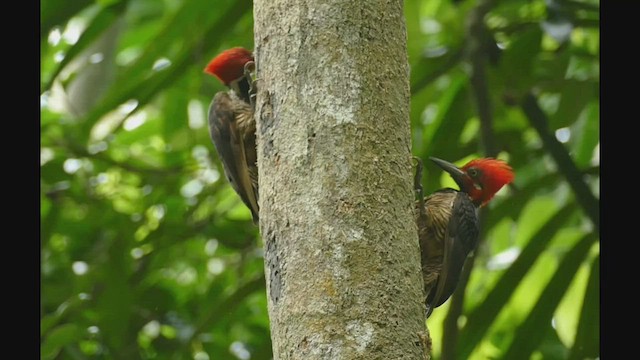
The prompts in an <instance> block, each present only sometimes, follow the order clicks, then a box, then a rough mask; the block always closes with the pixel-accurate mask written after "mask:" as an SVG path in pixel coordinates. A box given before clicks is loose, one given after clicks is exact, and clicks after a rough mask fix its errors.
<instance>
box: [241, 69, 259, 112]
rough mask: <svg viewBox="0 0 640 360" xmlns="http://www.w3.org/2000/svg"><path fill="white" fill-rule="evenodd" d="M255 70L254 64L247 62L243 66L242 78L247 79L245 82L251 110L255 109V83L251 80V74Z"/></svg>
mask: <svg viewBox="0 0 640 360" xmlns="http://www.w3.org/2000/svg"><path fill="white" fill-rule="evenodd" d="M255 70H256V63H255V62H253V61H247V63H246V64H244V77H245V78H246V79H247V82H248V83H249V102H250V103H251V107H252V108H253V109H255V107H256V95H257V89H256V81H255V80H253V77H252V76H251V73H252V72H254V71H255Z"/></svg>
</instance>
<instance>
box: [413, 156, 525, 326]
mask: <svg viewBox="0 0 640 360" xmlns="http://www.w3.org/2000/svg"><path fill="white" fill-rule="evenodd" d="M430 159H431V160H432V161H433V162H435V163H436V164H437V165H438V166H440V167H441V168H442V169H443V170H444V171H446V172H448V173H449V174H450V175H451V177H452V178H453V180H454V181H455V182H456V184H458V186H459V187H460V190H459V191H458V190H454V189H450V188H445V189H440V190H437V191H436V192H434V193H433V194H431V195H429V196H427V197H426V198H424V199H421V200H419V201H418V202H417V204H416V206H417V208H418V211H417V213H418V215H417V219H416V220H417V223H418V239H419V242H420V253H421V263H422V276H423V283H424V291H425V296H426V299H425V306H426V311H427V317H428V316H429V315H431V312H432V311H433V309H434V308H436V307H438V306H440V305H442V304H443V303H444V302H445V301H447V299H449V297H450V296H451V295H452V294H453V292H454V291H455V289H456V286H457V284H458V280H459V279H460V274H461V273H462V268H463V266H464V263H465V260H466V259H467V256H468V255H469V254H470V253H471V252H473V251H474V250H475V249H476V247H477V246H478V234H479V228H478V209H479V208H480V207H482V206H484V205H486V204H487V203H488V202H489V200H491V199H492V198H493V196H494V195H495V194H496V193H497V192H498V190H500V189H501V188H502V187H503V186H504V185H506V184H508V183H510V182H511V181H513V178H514V174H513V170H512V169H511V167H510V166H509V165H507V164H506V163H505V162H504V161H501V160H496V159H491V158H483V159H475V160H471V161H470V162H469V163H467V164H466V165H464V166H463V167H461V168H458V167H457V166H455V165H453V164H451V163H449V162H447V161H444V160H441V159H438V158H434V157H431V158H430ZM418 177H419V176H418Z"/></svg>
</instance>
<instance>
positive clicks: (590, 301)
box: [569, 255, 600, 360]
mask: <svg viewBox="0 0 640 360" xmlns="http://www.w3.org/2000/svg"><path fill="white" fill-rule="evenodd" d="M599 356H600V256H599V255H598V256H597V257H596V258H595V259H593V262H592V263H591V275H590V277H589V283H588V285H587V290H586V292H585V296H584V302H583V303H582V310H581V312H580V323H579V324H578V330H577V333H576V339H575V342H574V344H573V348H572V349H571V353H570V355H569V360H578V359H588V358H593V359H595V358H598V357H599Z"/></svg>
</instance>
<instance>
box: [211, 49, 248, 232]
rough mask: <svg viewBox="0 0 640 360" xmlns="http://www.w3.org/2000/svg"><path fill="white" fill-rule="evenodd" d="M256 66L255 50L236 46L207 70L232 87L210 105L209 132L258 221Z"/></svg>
mask: <svg viewBox="0 0 640 360" xmlns="http://www.w3.org/2000/svg"><path fill="white" fill-rule="evenodd" d="M254 68H255V63H254V57H253V54H252V53H251V51H249V50H247V49H244V48H241V47H236V48H232V49H228V50H225V51H223V52H222V53H220V54H219V55H218V56H216V57H215V58H213V59H212V60H211V61H210V62H209V64H207V66H206V67H205V69H204V72H205V73H207V74H210V75H213V76H215V77H216V78H218V80H220V81H221V82H222V83H223V84H224V85H226V86H227V87H228V88H229V90H228V91H221V92H218V93H217V94H215V96H214V97H213V100H212V101H211V105H209V135H211V140H212V141H213V145H214V146H215V148H216V151H217V152H218V155H219V156H220V160H221V161H222V166H223V168H224V172H225V175H226V177H227V180H229V183H230V184H231V186H232V187H233V189H234V190H235V191H236V193H238V195H239V196H240V198H241V199H242V201H243V202H244V203H245V205H247V207H248V208H249V209H250V210H251V215H252V217H253V222H254V223H257V222H258V214H259V209H258V168H257V165H256V161H257V154H256V123H255V120H254V118H253V113H254V106H255V105H254V99H255V94H256V87H255V81H254V80H253V79H252V77H251V71H252V69H254Z"/></svg>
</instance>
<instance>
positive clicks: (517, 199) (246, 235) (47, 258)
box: [40, 0, 600, 359]
mask: <svg viewBox="0 0 640 360" xmlns="http://www.w3.org/2000/svg"><path fill="white" fill-rule="evenodd" d="M251 6H252V4H251V2H249V1H232V0H216V1H213V2H212V1H205V0H190V1H184V0H165V1H155V0H122V1H73V2H63V1H61V0H45V1H43V2H42V5H41V25H42V26H41V50H42V51H41V54H42V58H41V71H42V78H41V85H40V86H41V89H42V96H41V103H42V105H41V194H40V198H41V210H40V214H41V234H42V239H41V244H42V248H41V254H42V257H41V259H42V260H41V261H42V262H41V279H42V282H41V290H42V302H41V357H42V358H43V359H68V358H74V359H75V358H78V359H88V358H96V359H111V358H114V359H133V358H142V359H147V358H148V359H151V358H153V359H182V358H195V359H210V358H211V359H214V358H215V359H218V358H238V359H245V358H247V354H250V356H251V358H252V359H269V358H270V357H271V341H270V338H269V321H268V316H267V305H266V304H267V302H266V296H265V281H264V273H263V260H262V244H261V241H260V238H259V234H258V230H257V228H256V227H255V226H254V225H253V224H252V222H251V215H250V213H249V211H248V209H246V207H245V206H244V205H243V204H242V203H241V201H240V200H239V198H238V197H237V195H236V194H235V193H234V192H233V191H232V190H231V188H230V187H229V185H228V184H227V183H226V181H225V179H224V176H223V172H222V167H221V164H220V162H219V159H218V157H217V154H215V151H214V150H213V146H212V145H211V142H210V140H209V135H208V132H207V128H206V111H207V106H208V104H209V101H210V99H211V97H212V96H213V94H214V93H215V92H217V91H220V90H223V87H222V85H221V84H219V83H218V82H217V81H215V80H214V79H213V78H210V77H208V76H205V75H204V74H203V72H202V69H203V68H204V66H205V65H206V63H207V61H208V60H209V59H210V58H211V57H212V56H214V55H215V54H217V53H218V52H220V51H221V50H222V49H225V48H229V47H232V46H244V47H247V48H251V47H252V46H253V20H252V14H251ZM405 12H406V22H407V32H408V51H409V60H410V64H411V65H412V66H411V90H412V95H413V96H412V101H411V128H412V134H413V139H412V141H413V152H414V154H415V155H418V156H420V157H421V158H422V159H424V160H425V165H426V169H425V174H424V175H425V176H424V179H423V182H424V184H423V185H424V188H425V190H426V192H431V191H433V190H434V189H437V188H439V187H442V186H455V185H454V184H453V183H451V181H450V180H449V179H448V178H447V177H446V176H443V174H442V172H441V171H440V170H438V169H437V168H435V167H433V166H431V165H430V164H429V163H428V161H426V160H427V158H428V156H438V157H441V158H444V159H447V160H450V161H454V162H456V163H460V164H461V163H464V162H465V161H467V160H468V159H470V158H473V157H478V156H486V155H487V154H486V153H484V151H485V150H484V149H485V147H484V146H483V144H485V143H486V142H487V141H491V142H492V145H493V147H492V148H494V149H496V151H497V154H490V155H497V156H499V157H500V158H503V159H506V160H508V161H509V163H510V164H511V165H512V166H513V167H514V169H515V172H516V180H515V183H514V184H513V185H512V186H510V187H508V188H506V189H503V190H502V191H501V192H500V193H499V194H498V195H497V196H496V198H495V200H493V201H492V202H491V203H490V204H489V206H488V207H487V208H486V209H485V210H484V212H483V229H482V233H483V238H482V240H481V246H480V248H479V249H478V251H477V252H476V254H475V256H476V259H475V260H476V261H475V267H474V269H473V271H472V273H471V277H470V280H469V282H468V285H467V287H466V289H462V290H460V289H459V290H460V291H465V293H466V296H465V303H464V306H463V310H462V313H461V314H449V312H450V311H453V310H450V307H449V303H446V304H445V305H443V306H442V307H440V308H438V309H436V310H435V311H434V314H433V315H432V317H431V318H430V319H429V320H428V323H427V324H428V326H429V329H430V331H431V335H432V337H433V339H434V354H433V355H434V358H436V359H438V358H440V357H447V358H451V355H452V354H442V352H441V349H442V348H445V347H444V346H443V342H447V341H452V342H457V346H455V347H454V348H456V349H457V354H456V357H455V358H460V359H486V358H507V359H514V358H518V359H523V358H533V359H538V358H544V359H562V358H569V359H586V358H596V357H599V340H600V339H599V317H598V314H599V308H600V304H599V233H598V229H599V224H598V221H599V220H598V219H597V217H596V218H594V217H593V213H594V212H593V211H592V210H593V209H591V211H590V210H589V209H587V208H586V207H588V206H590V205H589V204H592V203H593V202H592V201H591V200H590V199H587V200H585V199H584V198H583V197H584V196H585V193H584V191H582V192H579V194H581V195H580V197H579V196H577V195H576V191H575V187H576V179H578V180H577V181H578V182H584V184H583V185H586V187H587V188H588V189H590V191H591V192H592V194H587V195H590V196H589V197H593V198H595V199H596V203H597V198H598V196H599V194H598V192H597V189H598V186H599V135H600V134H599V91H598V89H599V76H600V74H599V55H600V50H599V3H598V1H597V0H552V1H543V0H534V1H525V0H515V1H504V2H492V1H488V0H479V1H477V2H472V1H453V0H429V1H425V0H407V1H405ZM478 15H481V17H480V18H481V19H483V24H484V31H481V32H477V31H469V29H468V24H469V22H468V20H469V19H470V18H472V17H474V16H478ZM477 46H480V50H481V51H480V52H478V51H477V48H476V47H477ZM474 49H475V50H474ZM470 51H473V54H476V55H475V56H469V55H470ZM477 54H481V55H477ZM478 66H479V68H480V69H482V70H483V71H484V75H485V77H484V82H478V80H477V77H474V74H473V73H472V70H471V69H473V68H478ZM476 75H477V74H476ZM478 95H485V98H486V99H488V102H489V104H488V105H489V108H490V114H489V117H486V116H485V115H481V114H480V112H479V111H478V103H477V99H478V98H482V97H481V96H478ZM530 95H533V96H535V103H534V104H533V105H535V106H538V107H539V110H540V111H539V112H535V111H534V112H531V111H528V112H526V111H523V99H525V98H526V97H527V96H530ZM81 98H82V99H83V100H82V101H80V99H81ZM535 113H539V114H542V115H543V118H542V119H540V118H532V115H531V114H535ZM534 123H535V124H538V125H540V124H541V123H542V124H543V126H537V127H535V126H533V124H534ZM482 129H485V130H486V129H488V131H484V132H483V131H481V130H482ZM541 129H542V130H541ZM541 131H544V132H546V133H545V134H546V135H549V134H550V135H551V138H553V139H557V141H559V143H558V144H561V146H559V147H550V146H548V143H546V142H543V141H542V140H541V139H542V138H543V135H545V134H542V133H541ZM554 141H555V140H554ZM558 151H560V152H562V154H558ZM563 156H565V157H568V158H569V159H570V160H571V162H570V163H569V165H570V166H567V163H566V161H560V162H558V159H561V160H562V159H563ZM567 179H573V180H572V181H568V180H567ZM590 201H591V202H590ZM596 205H597V204H596ZM456 296H457V295H456ZM446 315H450V316H454V317H458V316H460V318H459V321H458V324H459V329H458V330H459V332H458V333H444V332H443V328H442V326H441V322H442V320H443V319H444V318H445V316H446Z"/></svg>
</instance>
